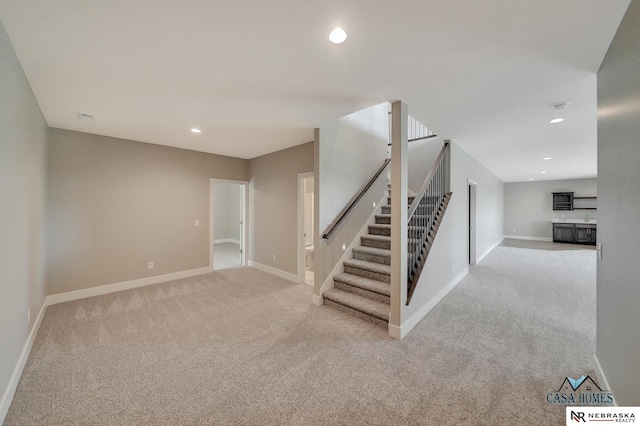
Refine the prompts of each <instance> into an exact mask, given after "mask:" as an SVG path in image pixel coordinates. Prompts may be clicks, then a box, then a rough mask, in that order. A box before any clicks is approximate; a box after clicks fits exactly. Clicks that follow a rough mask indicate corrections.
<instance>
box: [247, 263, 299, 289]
mask: <svg viewBox="0 0 640 426" xmlns="http://www.w3.org/2000/svg"><path fill="white" fill-rule="evenodd" d="M247 264H248V266H250V267H252V268H255V269H258V270H260V271H262V272H266V273H267V274H271V275H275V276H276V277H280V278H284V279H285V280H289V281H293V282H294V283H296V284H301V283H300V278H299V277H298V275H297V274H292V273H290V272H285V271H283V270H281V269H276V268H272V267H271V266H267V265H263V264H262V263H258V262H254V261H253V260H250V261H249V262H247Z"/></svg>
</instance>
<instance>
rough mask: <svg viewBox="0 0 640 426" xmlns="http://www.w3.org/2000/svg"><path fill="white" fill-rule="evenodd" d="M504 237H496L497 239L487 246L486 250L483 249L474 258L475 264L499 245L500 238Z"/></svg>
mask: <svg viewBox="0 0 640 426" xmlns="http://www.w3.org/2000/svg"><path fill="white" fill-rule="evenodd" d="M503 239H504V237H500V238H498V240H497V241H496V242H495V243H493V244H491V247H489V248H488V249H487V250H485V252H484V253H482V254H481V255H480V256H479V257H477V258H476V265H477V264H479V263H480V262H482V260H483V259H484V258H485V257H487V255H488V254H489V253H491V252H492V251H493V249H494V248H496V247H498V246H499V245H500V243H501V242H502V240H503Z"/></svg>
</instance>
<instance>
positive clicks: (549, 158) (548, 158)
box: [543, 157, 551, 160]
mask: <svg viewBox="0 0 640 426" xmlns="http://www.w3.org/2000/svg"><path fill="white" fill-rule="evenodd" d="M543 160H551V157H544V158H543Z"/></svg>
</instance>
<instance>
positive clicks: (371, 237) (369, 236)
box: [361, 234, 391, 241]
mask: <svg viewBox="0 0 640 426" xmlns="http://www.w3.org/2000/svg"><path fill="white" fill-rule="evenodd" d="M361 238H364V239H367V240H376V241H391V237H390V236H389V235H374V234H366V235H363V236H362V237H361Z"/></svg>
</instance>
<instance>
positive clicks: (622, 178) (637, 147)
mask: <svg viewBox="0 0 640 426" xmlns="http://www.w3.org/2000/svg"><path fill="white" fill-rule="evenodd" d="M639 162H640V1H638V0H633V1H632V2H631V5H630V6H629V9H628V10H627V14H626V15H625V17H624V19H623V21H622V24H621V25H620V28H619V29H618V32H617V34H616V36H615V38H614V39H613V42H612V43H611V46H610V47H609V51H608V52H607V55H606V56H605V59H604V61H603V63H602V66H601V67H600V71H598V187H599V190H600V196H599V200H598V201H599V202H598V206H599V208H598V210H599V211H598V213H599V218H598V243H600V244H602V259H599V260H598V292H597V301H598V303H597V344H596V354H597V357H598V360H599V362H600V365H601V366H602V369H603V371H604V373H605V376H606V378H607V380H608V382H609V385H610V386H611V390H612V391H613V393H614V396H615V398H616V402H617V403H618V404H619V405H640V327H639V325H640V309H639V306H640V282H639V278H638V277H640V262H638V255H639V254H640V221H639V220H638V219H639V218H640V189H639V188H640V166H639Z"/></svg>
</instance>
